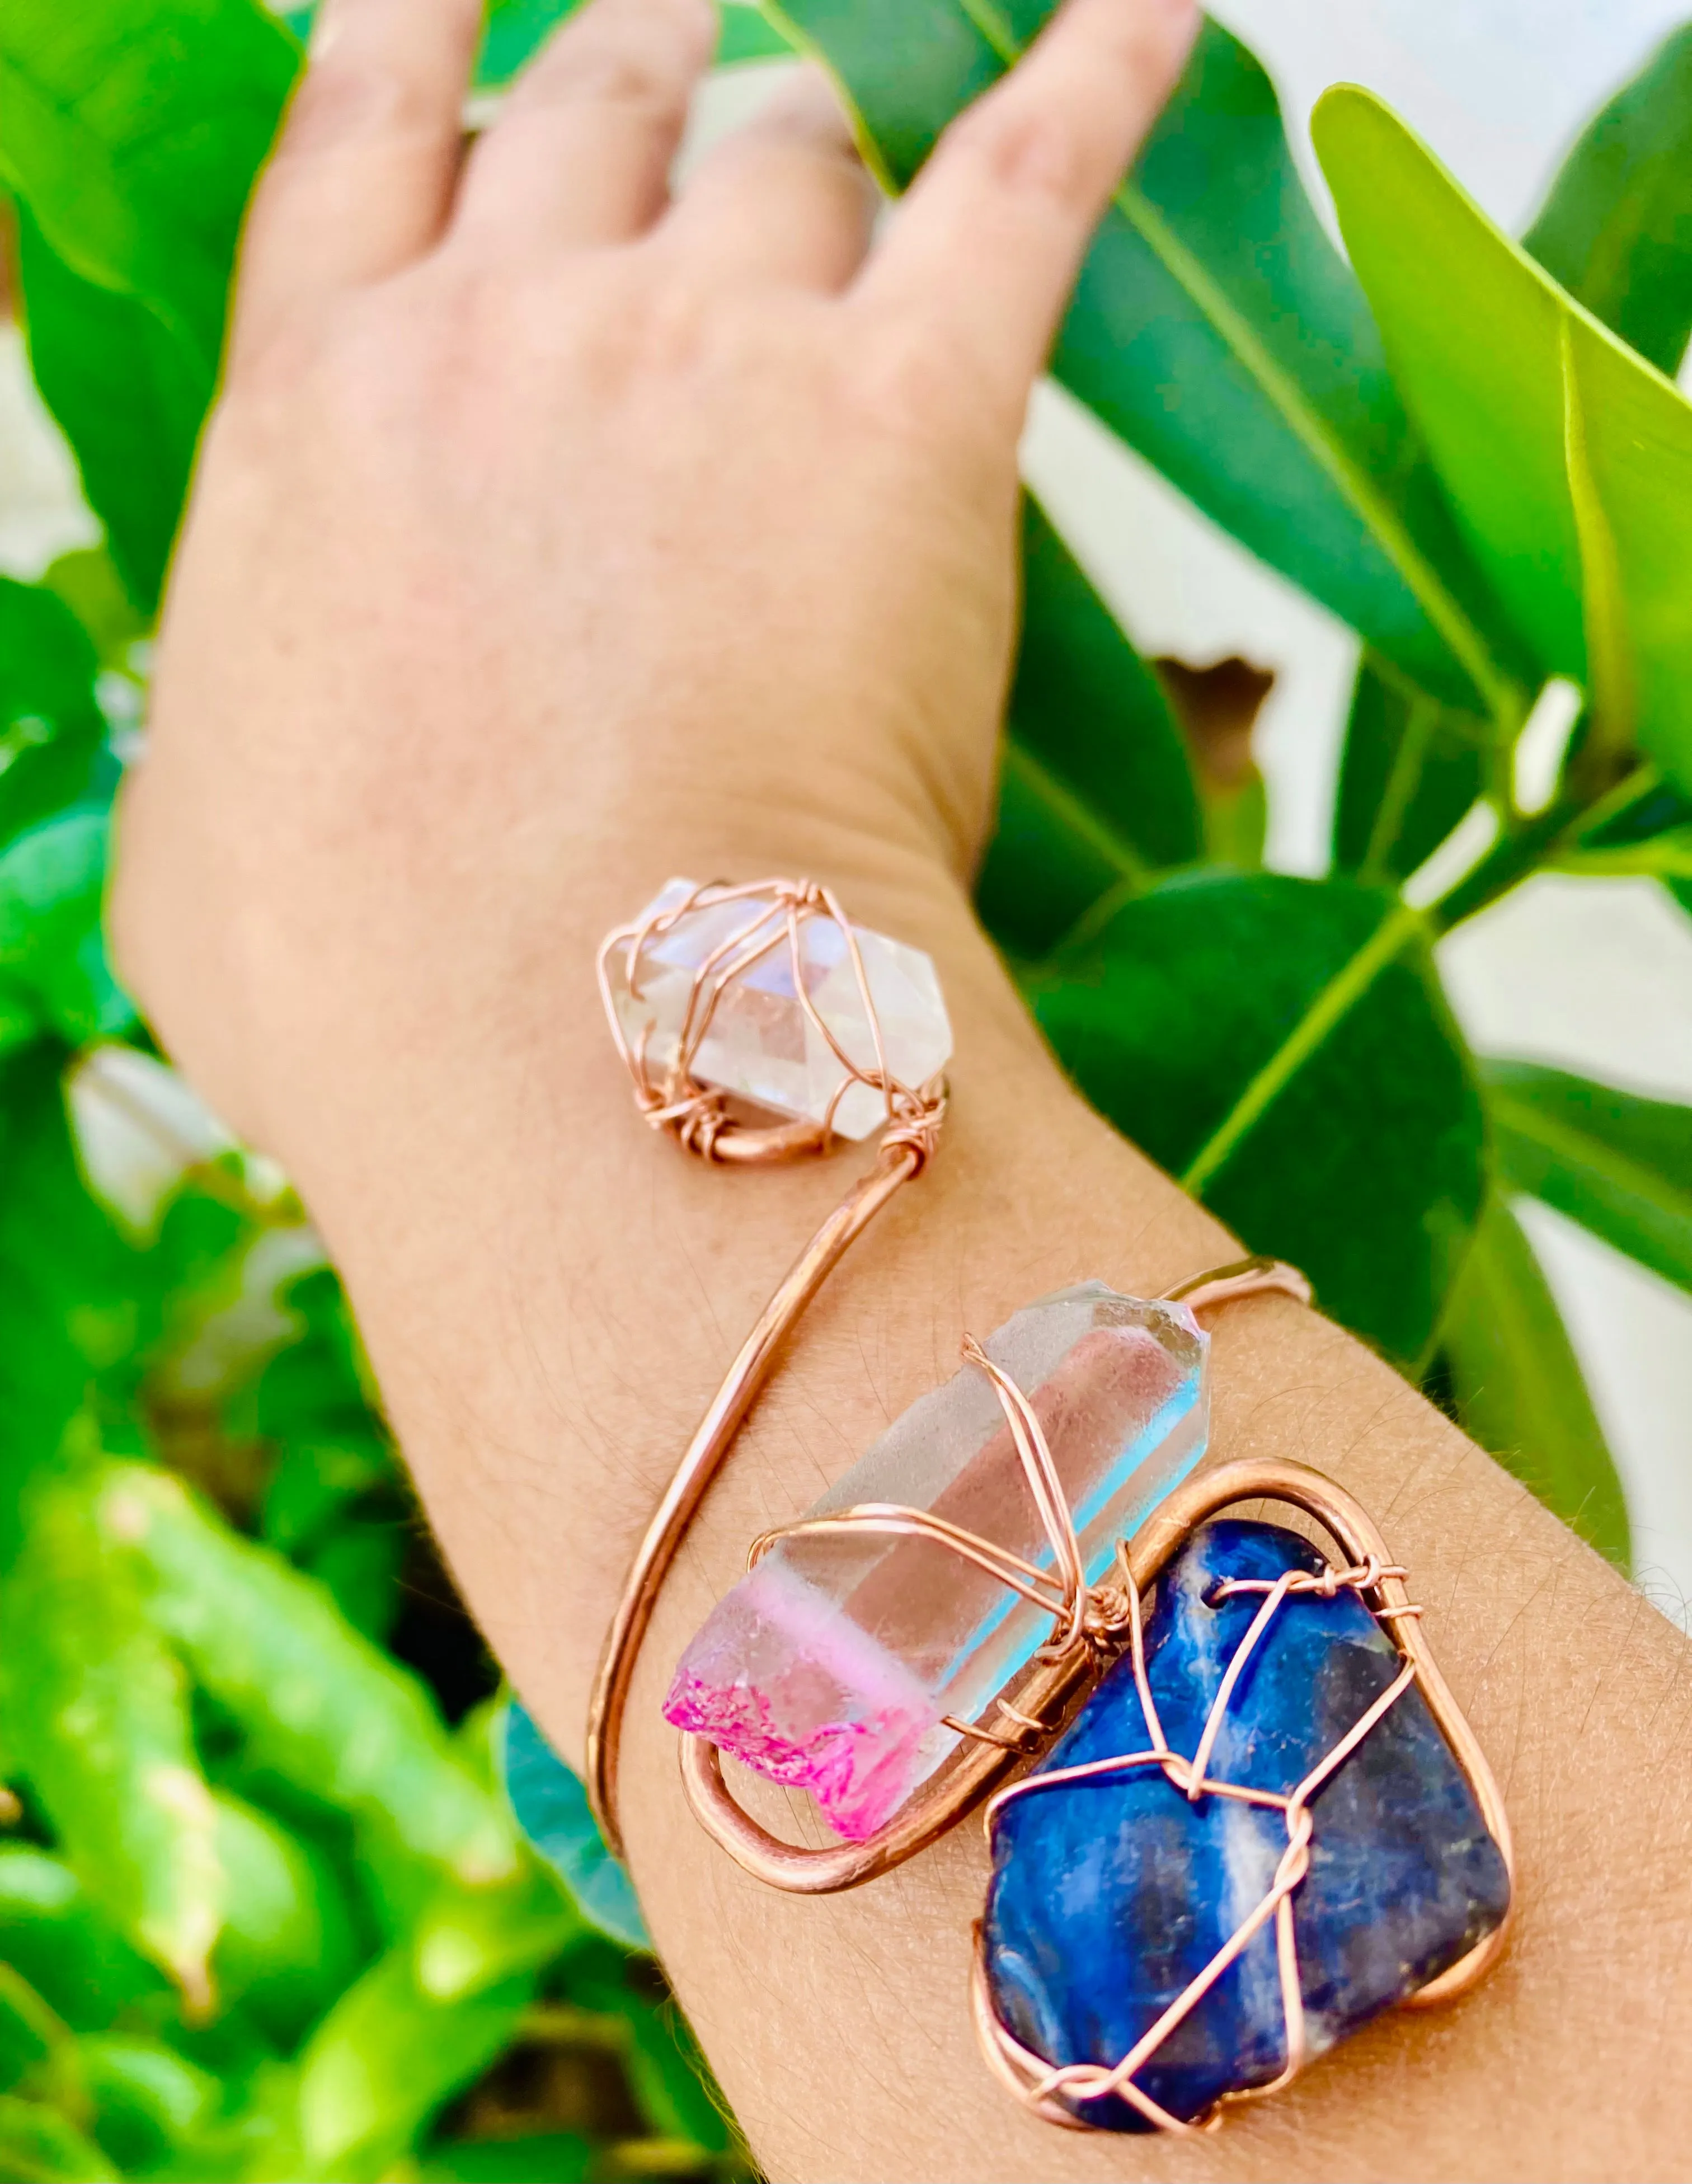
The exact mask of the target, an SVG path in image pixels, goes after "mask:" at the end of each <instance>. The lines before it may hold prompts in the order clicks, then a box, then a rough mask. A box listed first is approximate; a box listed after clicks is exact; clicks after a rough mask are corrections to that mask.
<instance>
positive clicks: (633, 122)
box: [454, 0, 716, 247]
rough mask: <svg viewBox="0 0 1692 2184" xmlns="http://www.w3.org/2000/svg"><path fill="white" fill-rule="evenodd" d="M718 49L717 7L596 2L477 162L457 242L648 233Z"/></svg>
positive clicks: (541, 63) (536, 70)
mask: <svg viewBox="0 0 1692 2184" xmlns="http://www.w3.org/2000/svg"><path fill="white" fill-rule="evenodd" d="M715 42H716V11H715V8H714V7H713V6H712V5H711V4H710V0H591V4H590V5H589V6H587V7H586V8H582V11H581V13H580V14H576V15H574V16H572V17H571V18H570V20H569V21H568V22H567V23H565V25H564V27H563V28H562V29H561V30H560V31H557V32H556V33H555V34H554V36H553V38H552V39H551V41H550V42H549V43H548V45H547V47H546V48H545V49H544V51H543V53H541V55H540V57H539V58H538V59H537V60H535V61H533V62H532V63H531V64H530V65H529V67H528V68H527V69H526V70H525V71H524V74H523V75H522V76H521V77H520V79H519V81H518V84H517V87H516V89H515V91H514V92H512V94H511V97H510V98H509V100H508V102H507V103H506V106H505V109H504V112H503V113H502V114H500V116H499V119H498V120H497V121H496V122H495V123H494V125H493V128H492V129H490V130H489V131H488V132H487V135H486V136H484V137H483V138H482V140H481V143H479V144H478V145H477V146H476V150H475V151H474V153H472V154H471V156H470V162H469V164H468V166H467V168H466V170H465V178H464V182H463V185H462V187H461V188H460V190H459V205H458V211H457V213H456V214H455V216H454V232H455V234H458V235H461V236H470V237H477V238H486V239H489V240H492V241H494V242H500V243H504V244H509V243H511V242H522V243H525V244H528V245H533V244H535V243H537V242H538V243H540V244H543V245H544V246H547V247H557V246H559V245H562V246H565V247H569V246H570V245H572V244H574V245H576V246H583V245H587V244H593V243H604V242H625V241H626V240H628V239H629V238H630V237H633V236H637V235H639V234H642V233H643V232H644V231H645V230H646V229H647V228H648V227H649V226H651V224H652V222H653V221H654V220H655V219H656V218H657V217H658V215H659V214H660V212H661V211H662V210H663V209H664V207H665V204H666V203H668V201H669V177H670V163H671V160H672V159H674V158H675V156H676V145H677V143H678V142H680V140H681V136H682V128H683V126H684V125H685V124H686V122H687V106H688V102H689V100H690V99H691V98H692V97H693V86H695V84H696V83H697V82H698V81H699V77H700V75H701V74H702V73H703V71H704V70H705V69H706V68H707V67H708V66H709V65H710V58H711V53H712V50H713V48H714V47H715Z"/></svg>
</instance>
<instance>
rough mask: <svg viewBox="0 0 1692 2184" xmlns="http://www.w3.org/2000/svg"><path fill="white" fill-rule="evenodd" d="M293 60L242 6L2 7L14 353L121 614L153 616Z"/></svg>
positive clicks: (35, 3)
mask: <svg viewBox="0 0 1692 2184" xmlns="http://www.w3.org/2000/svg"><path fill="white" fill-rule="evenodd" d="M298 65H299V48H298V45H297V43H296V42H295V41H294V40H293V38H292V36H290V35H289V33H288V32H287V30H286V29H285V28H284V27H283V26H282V25H281V24H280V23H278V22H277V21H276V20H275V19H274V18H273V17H271V16H270V14H267V13H266V12H265V11H264V8H261V7H259V5H257V4H256V0H148V4H147V5H146V6H145V7H143V8H136V7H135V6H133V5H131V0H78V4H77V5H76V6H75V7H73V8H67V7H64V5H62V4H61V0H8V4H7V6H6V8H4V9H3V10H0V179H3V181H5V182H6V183H7V185H8V187H10V189H11V191H12V192H13V194H14V197H15V198H17V200H18V203H19V208H20V214H21V218H20V230H19V272H20V276H21V282H22V287H23V292H24V305H25V320H26V323H27V326H28V331H29V338H30V347H31V359H32V361H33V363H34V365H35V369H36V376H37V377H38V379H39V382H40V384H41V387H42V394H43V396H44V397H45V398H46V400H47V406H48V407H49V409H52V410H53V414H54V415H55V416H56V417H57V418H58V422H59V424H60V426H62V428H63V429H64V432H65V435H66V437H68V438H69V440H70V444H71V447H72V449H73V451H74V452H75V455H76V458H77V461H78V463H79V465H80V466H81V471H82V477H83V482H84V486H85V487H86V492H87V494H88V498H89V501H90V504H91V505H92V507H93V508H94V510H95V511H96V513H97V515H99V516H100V517H101V518H102V520H103V521H104V522H105V524H106V526H107V529H108V532H109V538H110V542H111V547H112V551H113V554H114V558H115V559H116V560H117V562H118V564H119V565H120V568H121V570H122V571H123V574H124V577H125V582H126V584H127V585H128V587H129V589H130V591H131V596H132V597H133V598H134V599H135V601H136V604H137V606H139V607H141V608H142V610H143V611H148V612H150V611H151V610H152V609H153V606H154V605H156V604H157V601H158V597H159V586H160V583H161V582H162V579H163V576H164V564H165V560H166V557H167V555H168V553H169V549H170V540H171V538H172V537H173V536H174V534H175V526H176V522H177V519H178V517H179V515H180V514H181V503H182V497H183V493H184V492H185V490H186V483H187V477H188V470H189V465H190V463H191V461H192V454H193V448H194V443H195V440H196V437H197V436H198V431H199V426H200V421H201V420H202V418H203V415H204V414H205V411H206V409H207V408H208V406H209V403H210V400H211V396H212V390H213V387H214V383H215V380H216V374H217V369H218V363H219V359H220V354H221V351H222V347H223V329H224V314H225V304H226V300H227V295H228V289H229V282H230V273H231V267H232V265H233V264H234V259H235V248H236V241H237V236H238V233H239V231H240V225H241V220H242V214H243V213H244V212H245V209H246V205H247V199H248V195H249V194H250V192H251V189H252V186H253V176H254V175H255V174H256V173H257V171H258V168H259V162H260V161H261V160H262V159H263V158H264V153H266V151H267V150H268V149H269V147H270V141H271V138H272V136H274V134H275V131H276V123H277V120H278V118H279V117H280V115H281V109H282V105H283V102H284V100H285V99H286V97H287V92H288V89H289V86H291V84H292V81H293V77H294V74H295V71H296V70H297V69H298Z"/></svg>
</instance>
